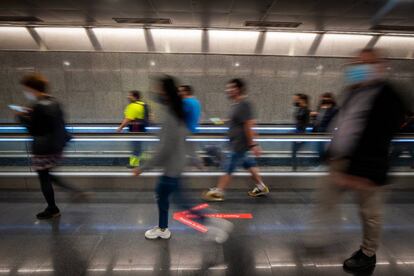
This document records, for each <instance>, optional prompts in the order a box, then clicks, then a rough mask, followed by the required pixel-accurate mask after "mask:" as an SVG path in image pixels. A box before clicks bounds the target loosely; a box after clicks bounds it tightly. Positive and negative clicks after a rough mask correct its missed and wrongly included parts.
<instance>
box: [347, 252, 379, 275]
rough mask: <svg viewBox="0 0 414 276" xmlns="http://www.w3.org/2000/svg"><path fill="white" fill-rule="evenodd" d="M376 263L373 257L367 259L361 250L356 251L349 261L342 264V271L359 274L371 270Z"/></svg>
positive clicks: (375, 258)
mask: <svg viewBox="0 0 414 276" xmlns="http://www.w3.org/2000/svg"><path fill="white" fill-rule="evenodd" d="M376 263H377V257H376V256H375V255H373V256H372V257H368V256H367V255H365V254H364V253H363V252H362V250H361V249H360V250H358V251H356V252H355V253H354V254H352V256H351V257H350V258H349V259H346V260H345V262H344V269H345V270H346V271H352V272H360V271H365V270H369V269H372V268H373V267H375V264H376Z"/></svg>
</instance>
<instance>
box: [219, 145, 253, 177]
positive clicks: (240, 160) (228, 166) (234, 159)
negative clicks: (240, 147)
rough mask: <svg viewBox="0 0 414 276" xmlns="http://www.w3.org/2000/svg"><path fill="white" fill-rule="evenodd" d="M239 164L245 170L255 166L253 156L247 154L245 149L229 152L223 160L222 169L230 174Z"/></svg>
mask: <svg viewBox="0 0 414 276" xmlns="http://www.w3.org/2000/svg"><path fill="white" fill-rule="evenodd" d="M240 165H242V166H243V168H245V169H246V170H247V169H250V168H252V167H256V166H257V164H256V161H255V160H254V158H252V157H250V156H249V153H248V152H247V151H242V152H230V153H229V154H228V155H227V158H226V160H225V161H224V164H223V170H224V171H225V172H226V173H227V174H232V173H233V172H234V171H235V170H236V168H237V167H238V166H240Z"/></svg>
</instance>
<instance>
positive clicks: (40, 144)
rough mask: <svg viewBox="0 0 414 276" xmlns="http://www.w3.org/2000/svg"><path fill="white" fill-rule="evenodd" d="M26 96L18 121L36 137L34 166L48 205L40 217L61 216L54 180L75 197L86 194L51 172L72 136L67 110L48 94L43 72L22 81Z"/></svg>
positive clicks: (32, 149)
mask: <svg viewBox="0 0 414 276" xmlns="http://www.w3.org/2000/svg"><path fill="white" fill-rule="evenodd" d="M20 83H21V84H22V85H23V87H24V95H25V97H26V98H27V99H28V100H29V101H30V107H28V108H26V112H20V113H17V114H16V115H17V118H18V120H19V121H20V122H21V123H22V124H23V125H24V126H26V128H27V129H28V131H29V133H30V135H32V136H33V142H32V144H31V151H32V167H33V169H34V170H35V171H36V172H37V174H38V176H39V180H40V184H41V189H42V193H43V196H44V197H45V199H46V202H47V208H46V209H45V210H44V211H43V212H41V213H39V214H37V218H38V219H50V218H54V217H58V216H60V211H59V209H58V207H57V206H56V202H55V196H54V191H53V186H52V182H53V183H54V184H56V185H58V186H60V187H62V188H65V189H68V190H70V191H72V192H73V196H74V197H79V196H86V194H83V193H82V192H81V190H79V189H76V188H74V187H72V186H69V185H67V184H66V183H64V182H62V180H61V179H59V178H58V177H56V176H54V175H52V174H50V171H51V170H52V169H53V168H54V167H56V165H57V162H58V161H59V160H60V158H61V156H62V152H63V149H64V147H65V145H66V143H67V142H68V140H69V138H70V136H69V134H68V133H67V132H66V129H65V121H64V118H63V111H62V109H61V107H60V104H59V102H58V101H57V100H56V99H55V98H53V97H52V96H51V95H49V94H48V82H47V80H46V79H45V78H44V77H43V76H42V75H40V74H31V75H27V76H25V77H24V78H23V79H22V80H21V82H20Z"/></svg>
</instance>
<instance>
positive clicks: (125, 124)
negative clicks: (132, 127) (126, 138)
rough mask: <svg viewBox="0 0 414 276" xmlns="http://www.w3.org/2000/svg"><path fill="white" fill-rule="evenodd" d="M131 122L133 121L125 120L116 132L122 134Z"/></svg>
mask: <svg viewBox="0 0 414 276" xmlns="http://www.w3.org/2000/svg"><path fill="white" fill-rule="evenodd" d="M131 121H132V120H131V119H128V118H124V120H123V121H122V123H121V124H120V125H119V127H118V129H117V130H116V132H122V129H124V127H126V126H127V125H128V124H129V123H130V122H131Z"/></svg>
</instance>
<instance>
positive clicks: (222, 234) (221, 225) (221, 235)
mask: <svg viewBox="0 0 414 276" xmlns="http://www.w3.org/2000/svg"><path fill="white" fill-rule="evenodd" d="M206 226H207V229H208V231H207V239H209V240H212V241H214V242H216V243H219V244H221V243H224V242H226V241H227V239H228V238H229V235H230V233H231V232H232V231H233V228H234V226H233V223H231V222H230V221H227V220H225V219H218V218H208V219H207V223H206Z"/></svg>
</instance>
